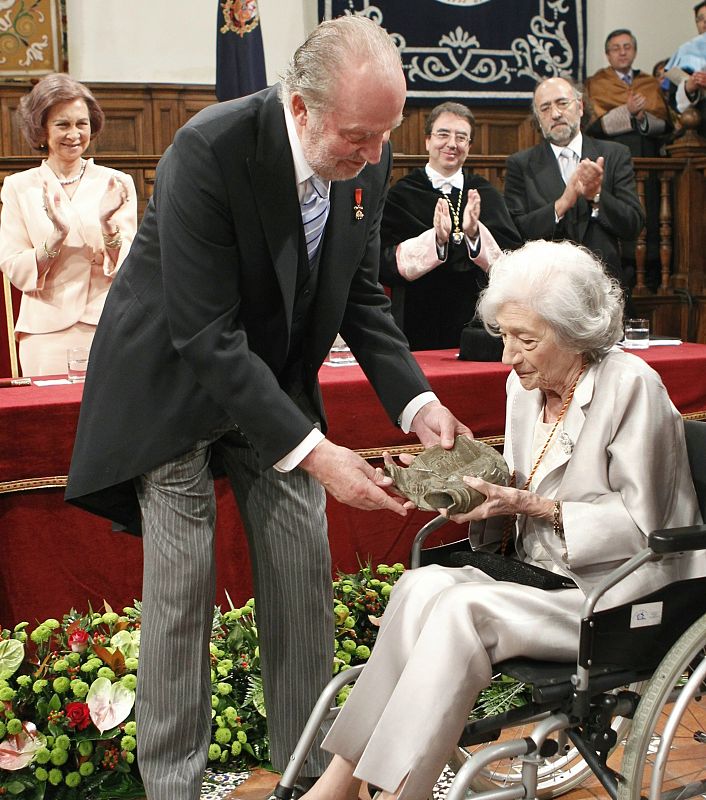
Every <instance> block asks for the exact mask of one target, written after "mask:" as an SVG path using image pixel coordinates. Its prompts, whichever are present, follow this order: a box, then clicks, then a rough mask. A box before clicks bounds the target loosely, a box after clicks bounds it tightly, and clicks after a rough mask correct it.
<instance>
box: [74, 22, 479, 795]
mask: <svg viewBox="0 0 706 800" xmlns="http://www.w3.org/2000/svg"><path fill="white" fill-rule="evenodd" d="M405 91H406V90H405V81H404V76H403V73H402V69H401V65H400V60H399V54H398V52H397V50H396V48H395V47H394V45H393V43H392V41H391V40H390V39H389V37H388V36H387V34H385V32H384V31H383V30H382V29H381V28H379V27H378V26H377V25H375V24H374V23H372V22H371V21H370V20H367V19H364V18H361V17H357V16H351V17H344V18H341V19H337V20H333V21H330V22H325V23H322V24H321V25H320V26H318V28H316V29H315V30H314V31H313V32H312V34H311V35H310V36H309V37H308V39H307V41H306V42H305V43H304V44H303V45H302V46H301V47H300V48H299V49H298V50H297V52H296V53H295V55H294V57H293V59H292V62H291V64H290V66H289V68H288V70H287V72H286V75H285V77H284V79H283V84H282V86H281V95H280V92H279V91H278V87H274V88H271V89H267V90H265V91H263V92H260V93H258V94H256V95H253V96H251V97H248V98H244V99H242V100H236V101H231V102H227V103H222V104H219V105H215V106H212V107H210V108H208V109H206V110H204V111H203V112H201V113H200V114H198V115H197V116H196V117H195V118H194V119H192V120H191V121H190V122H189V123H188V124H187V125H186V126H184V128H182V129H181V130H180V131H179V132H178V133H177V135H176V136H175V139H174V143H173V144H172V146H171V147H170V148H169V149H168V150H167V152H166V153H165V155H164V156H163V158H162V159H161V162H160V165H159V167H158V170H157V179H156V183H155V190H154V195H153V198H152V199H151V201H150V203H149V206H148V208H147V211H146V213H145V218H144V221H143V223H142V225H141V227H140V229H139V231H138V234H137V236H136V238H135V242H134V246H133V248H132V250H131V253H130V255H129V257H128V259H127V260H126V262H125V264H124V266H123V268H122V269H121V271H120V273H119V275H118V277H117V278H116V280H115V282H114V285H113V290H112V291H111V293H110V296H109V298H108V300H107V303H106V306H105V310H104V312H103V315H102V317H101V321H100V325H99V327H98V331H97V334H96V337H95V340H94V343H93V347H92V351H91V358H90V362H91V363H90V368H89V374H88V378H87V382H86V385H85V391H84V397H83V402H82V408H81V416H80V420H79V427H78V432H77V438H76V445H75V449H74V456H73V460H72V466H71V471H70V476H69V485H68V488H67V495H66V496H67V499H68V500H70V501H71V502H74V503H76V504H78V505H80V506H82V507H84V508H87V509H88V510H90V511H93V512H94V513H98V514H101V515H104V516H107V517H109V518H110V519H113V520H115V521H116V522H118V523H120V524H122V525H124V526H126V527H128V529H131V530H135V529H136V528H137V527H139V526H140V523H141V527H142V532H143V538H144V556H145V567H144V582H143V598H142V602H143V605H142V615H143V616H142V637H141V650H140V677H139V687H138V707H137V725H138V730H139V736H138V742H139V754H138V756H139V764H140V771H141V774H142V777H143V779H144V781H145V785H146V789H147V796H148V798H149V800H196V798H198V797H199V793H200V785H201V779H202V774H203V770H204V767H205V764H206V758H207V749H208V743H209V738H210V723H211V713H210V711H211V706H210V666H209V653H208V641H209V634H210V627H211V620H212V613H213V602H214V585H215V580H214V575H215V569H214V557H213V531H214V520H215V499H214V493H213V485H212V479H211V473H210V457H211V456H212V455H215V456H217V457H218V459H219V461H220V462H221V463H222V465H223V466H224V467H225V470H226V472H227V474H228V476H229V478H230V481H231V484H232V486H233V490H234V492H235V495H236V498H237V500H238V505H239V509H240V513H241V517H242V519H243V522H244V525H245V528H246V532H247V535H248V541H249V545H250V554H251V561H252V567H253V573H254V584H255V594H256V603H257V614H258V630H259V636H260V642H261V664H262V671H263V676H264V680H265V696H266V702H267V709H268V727H269V730H270V734H271V744H272V761H273V763H274V765H275V766H276V767H278V768H279V769H282V768H283V767H284V765H285V764H286V762H287V759H288V757H289V754H290V753H291V751H292V750H293V748H294V744H295V743H296V740H297V737H298V735H299V733H300V730H301V728H302V727H303V725H304V722H305V721H306V718H307V716H308V713H309V711H310V709H311V707H312V705H313V703H314V702H315V700H316V698H317V697H318V694H319V692H320V690H321V688H322V687H323V686H324V685H325V683H326V682H327V680H328V678H329V677H330V675H331V667H332V656H333V613H332V606H333V603H332V596H331V594H332V588H331V563H330V554H329V550H328V543H327V538H326V518H325V491H324V488H325V489H326V490H328V491H329V492H330V493H331V494H332V495H333V496H334V497H336V498H337V499H338V500H339V501H341V502H344V503H348V504H350V505H353V506H357V507H360V508H367V509H380V508H385V509H389V510H392V511H395V512H397V513H399V514H405V513H406V506H405V505H404V504H403V503H402V501H400V500H399V499H397V498H394V497H392V496H390V495H388V494H387V492H386V491H385V488H386V487H387V486H388V485H389V479H387V478H384V477H382V474H381V471H376V470H374V469H373V468H372V467H371V466H370V465H369V464H367V463H366V462H365V461H364V460H363V459H361V458H360V457H358V456H357V455H356V454H355V453H353V452H352V451H350V450H347V449H345V448H341V447H338V446H336V445H335V444H333V443H332V442H331V441H329V440H328V439H327V438H326V437H325V433H326V420H325V415H324V411H323V408H322V405H321V395H320V391H319V386H318V381H317V373H318V369H319V367H320V365H321V363H322V361H323V359H324V357H325V356H326V354H327V352H328V350H329V348H330V346H331V343H332V342H333V340H334V338H335V336H336V334H337V333H338V332H339V331H340V332H341V334H342V335H343V337H344V338H345V340H346V342H347V343H348V344H349V345H350V347H351V349H352V351H353V353H354V354H355V356H356V358H357V360H358V362H359V363H360V365H361V367H362V368H363V370H364V371H365V372H366V374H367V375H368V377H369V378H370V380H371V382H372V384H373V386H374V388H375V390H376V392H377V393H378V395H379V397H380V399H381V401H382V403H383V405H384V406H385V409H386V411H387V413H388V415H389V416H390V418H391V420H392V421H393V422H395V423H397V424H400V425H401V426H402V428H403V429H405V430H411V431H413V432H414V433H415V434H416V435H417V436H418V437H419V439H420V440H421V442H422V443H423V444H424V445H430V444H433V443H436V442H438V441H441V443H442V444H443V445H444V446H446V447H451V446H452V442H453V437H454V435H455V434H456V433H463V432H468V429H467V428H465V427H464V426H462V425H461V424H460V423H459V422H458V421H457V420H456V419H455V418H454V417H453V416H452V415H451V413H450V412H449V411H448V410H447V409H446V408H444V407H443V406H442V405H441V404H440V403H439V401H438V400H437V399H436V397H435V396H434V395H433V393H431V392H430V391H429V385H428V383H427V382H426V380H425V379H424V376H423V375H422V373H421V371H420V369H419V367H418V366H417V364H416V362H415V361H414V359H413V358H412V356H411V355H410V353H409V350H408V347H407V343H406V341H405V339H404V337H403V336H402V334H401V333H400V332H399V330H398V329H397V327H396V326H395V324H394V322H393V320H392V318H391V316H390V313H389V303H388V300H387V299H386V297H385V295H384V293H383V292H382V289H381V288H380V286H379V284H378V281H377V273H378V265H379V226H380V219H381V216H382V209H383V204H384V197H385V191H386V187H387V184H388V180H389V175H390V167H391V152H390V147H389V144H388V139H389V135H390V130H391V129H392V128H394V127H395V126H396V125H398V124H399V123H400V121H401V118H402V107H403V104H404V100H405ZM138 502H139V505H138ZM313 752H314V755H312V756H311V758H310V762H309V764H308V765H307V768H306V770H305V774H308V775H310V776H315V775H317V774H318V773H320V772H321V771H322V768H323V766H324V764H323V763H322V762H321V761H320V760H319V759H320V756H319V755H318V748H314V751H313Z"/></svg>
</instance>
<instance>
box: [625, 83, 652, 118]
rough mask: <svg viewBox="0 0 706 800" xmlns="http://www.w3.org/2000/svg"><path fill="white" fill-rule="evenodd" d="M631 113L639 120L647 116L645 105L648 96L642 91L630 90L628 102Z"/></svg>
mask: <svg viewBox="0 0 706 800" xmlns="http://www.w3.org/2000/svg"><path fill="white" fill-rule="evenodd" d="M626 105H627V107H628V111H629V112H630V114H631V115H632V116H633V117H635V118H636V119H638V120H641V119H642V118H643V117H644V116H645V106H646V105H647V98H646V97H645V95H644V94H641V93H640V92H633V91H632V89H631V90H630V91H629V92H628V99H627V103H626Z"/></svg>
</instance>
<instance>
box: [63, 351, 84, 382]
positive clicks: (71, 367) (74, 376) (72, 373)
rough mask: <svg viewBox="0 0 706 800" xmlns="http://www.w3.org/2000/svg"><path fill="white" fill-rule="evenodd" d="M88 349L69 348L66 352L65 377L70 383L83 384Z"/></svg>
mask: <svg viewBox="0 0 706 800" xmlns="http://www.w3.org/2000/svg"><path fill="white" fill-rule="evenodd" d="M88 353H89V348H88V347H70V348H69V349H68V350H67V351H66V364H67V367H68V369H67V377H68V379H69V381H70V382H71V383H83V382H84V381H85V380H86V370H87V369H88Z"/></svg>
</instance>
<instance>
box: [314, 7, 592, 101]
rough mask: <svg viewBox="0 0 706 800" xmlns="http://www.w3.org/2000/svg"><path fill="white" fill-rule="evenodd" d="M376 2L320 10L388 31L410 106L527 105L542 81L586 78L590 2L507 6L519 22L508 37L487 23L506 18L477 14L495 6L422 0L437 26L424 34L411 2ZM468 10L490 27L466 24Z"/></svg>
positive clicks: (489, 12)
mask: <svg viewBox="0 0 706 800" xmlns="http://www.w3.org/2000/svg"><path fill="white" fill-rule="evenodd" d="M377 2H379V5H375V0H319V8H320V9H321V10H322V11H323V18H324V19H332V18H333V17H335V16H339V15H340V14H341V13H345V14H359V15H361V16H365V17H369V18H370V19H372V20H374V21H375V22H377V23H378V24H379V25H381V26H382V27H384V28H385V29H386V30H387V32H388V33H389V34H390V36H391V37H392V39H393V41H394V42H395V44H396V45H397V48H398V49H399V51H400V56H401V58H402V65H403V68H404V70H405V73H406V77H407V97H408V98H409V99H411V98H417V99H419V100H427V99H428V98H430V97H431V98H434V99H436V98H439V97H440V93H441V94H442V95H443V97H444V98H450V97H458V98H459V99H463V98H474V97H482V98H484V99H490V98H499V99H500V98H502V99H509V98H512V99H527V98H530V97H531V96H532V91H533V89H534V84H535V82H536V81H538V80H540V79H542V78H549V77H554V76H557V75H561V74H563V73H570V74H573V75H574V76H576V77H583V72H584V68H585V50H584V38H585V28H584V22H585V9H584V0H575V1H574V2H567V1H566V0H523V2H522V3H521V4H518V8H517V11H516V13H515V8H514V5H515V4H511V3H505V7H506V8H507V7H509V6H511V5H512V6H513V14H512V15H510V14H509V11H508V12H507V13H508V17H510V16H511V17H512V19H509V18H508V24H507V26H504V28H505V30H504V37H502V36H498V35H497V27H496V26H495V25H492V24H490V23H489V22H488V17H490V18H491V21H492V17H493V15H494V14H497V13H499V12H496V11H495V9H494V8H488V9H481V8H478V11H477V13H476V9H475V7H480V6H484V5H486V4H487V3H489V2H490V0H417V5H418V7H419V8H418V12H419V14H420V15H424V11H423V10H422V8H421V7H422V6H423V5H426V6H427V11H428V13H427V15H426V16H424V19H427V17H429V19H430V21H431V22H430V24H426V23H425V25H424V26H421V27H420V26H419V25H416V23H415V19H414V15H409V14H406V12H405V7H406V4H407V3H408V2H409V0H384V2H383V0H377ZM433 5H435V6H436V7H435V8H433V7H432V8H429V6H433ZM441 5H444V6H447V8H446V9H442V8H440V7H439V6H441ZM462 8H463V11H464V15H465V12H466V11H467V12H468V16H469V17H470V15H471V14H473V15H474V20H475V19H476V18H478V16H479V15H485V17H486V19H485V27H484V28H483V27H480V28H478V27H476V25H475V24H474V21H471V20H470V19H467V18H466V17H465V16H464V17H462V16H461V11H462ZM471 9H473V11H471ZM452 21H453V24H451V25H449V23H450V22H452ZM457 22H460V23H461V24H456V23H457ZM445 25H448V27H446V28H444V27H443V26H445ZM503 38H504V41H503ZM491 39H492V42H491Z"/></svg>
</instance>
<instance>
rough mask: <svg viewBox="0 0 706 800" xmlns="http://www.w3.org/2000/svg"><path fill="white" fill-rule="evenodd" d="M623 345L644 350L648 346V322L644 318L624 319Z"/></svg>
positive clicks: (630, 348)
mask: <svg viewBox="0 0 706 800" xmlns="http://www.w3.org/2000/svg"><path fill="white" fill-rule="evenodd" d="M624 345H625V347H626V348H628V349H629V350H645V349H646V348H647V347H649V346H650V323H649V320H646V319H626V320H625V340H624Z"/></svg>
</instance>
